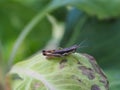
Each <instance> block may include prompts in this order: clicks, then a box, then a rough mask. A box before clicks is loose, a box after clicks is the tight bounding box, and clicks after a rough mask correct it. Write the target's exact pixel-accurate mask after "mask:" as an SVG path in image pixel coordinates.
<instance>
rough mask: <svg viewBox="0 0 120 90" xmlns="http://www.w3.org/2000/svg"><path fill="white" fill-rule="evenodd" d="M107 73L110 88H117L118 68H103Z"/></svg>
mask: <svg viewBox="0 0 120 90" xmlns="http://www.w3.org/2000/svg"><path fill="white" fill-rule="evenodd" d="M105 72H106V73H107V76H108V79H109V81H110V90H119V88H120V77H119V76H120V72H119V69H118V68H116V69H115V68H114V69H113V68H111V69H109V70H105Z"/></svg>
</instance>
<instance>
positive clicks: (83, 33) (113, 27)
mask: <svg viewBox="0 0 120 90" xmlns="http://www.w3.org/2000/svg"><path fill="white" fill-rule="evenodd" d="M76 14H77V15H78V16H77V15H76ZM69 15H70V16H68V20H67V24H66V32H65V35H64V37H63V40H62V41H61V46H62V47H63V46H64V47H65V46H71V45H73V44H79V43H80V42H82V41H83V40H87V43H86V44H85V45H87V46H88V47H85V48H81V49H79V50H78V51H80V52H83V53H84V52H85V53H89V54H91V55H94V56H95V57H96V58H97V60H98V62H99V63H100V65H101V66H102V67H104V68H109V67H111V66H114V67H116V68H118V67H120V65H119V62H120V61H119V59H120V57H119V54H120V47H119V46H120V43H119V42H118V41H119V39H120V30H119V29H120V25H119V24H120V20H119V19H118V20H116V19H112V20H98V19H96V18H90V17H88V16H86V15H84V14H83V13H82V12H80V11H79V10H72V11H71V13H70V14H69ZM75 15H76V18H77V19H76V18H75V19H72V17H74V16H75ZM85 16H86V17H87V19H86V21H85V22H83V21H82V20H83V17H85ZM69 17H70V18H69ZM81 22H83V23H81ZM71 32H72V33H71ZM74 34H75V35H74ZM73 39H74V40H73ZM83 46H84V45H83Z"/></svg>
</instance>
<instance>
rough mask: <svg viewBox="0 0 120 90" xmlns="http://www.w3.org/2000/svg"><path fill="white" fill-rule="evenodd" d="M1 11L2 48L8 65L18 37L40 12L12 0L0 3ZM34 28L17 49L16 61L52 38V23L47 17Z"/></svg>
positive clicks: (0, 40)
mask: <svg viewBox="0 0 120 90" xmlns="http://www.w3.org/2000/svg"><path fill="white" fill-rule="evenodd" d="M0 13H1V14H0V44H1V45H0V46H1V47H0V48H1V49H2V55H3V56H2V57H3V61H4V63H5V66H6V65H7V64H6V62H8V58H9V56H10V54H11V49H12V48H14V47H13V44H14V42H15V41H16V38H17V37H18V35H19V34H20V32H21V31H22V29H23V27H25V25H26V24H27V23H29V21H30V20H31V19H32V18H33V17H34V16H35V15H36V14H37V13H38V12H37V11H35V10H34V9H32V8H30V7H28V6H25V5H23V4H21V3H18V2H12V1H11V2H4V3H0ZM33 30H34V31H32V32H31V34H30V35H28V37H27V39H24V42H23V44H22V45H21V47H20V48H19V50H18V51H17V55H16V57H15V62H17V61H19V60H22V59H23V58H26V57H28V56H30V55H32V54H33V53H35V52H37V51H38V50H39V49H41V48H42V47H44V45H45V44H46V43H47V42H48V40H50V38H51V35H52V25H51V24H50V22H49V21H48V19H47V18H46V17H45V18H43V19H42V21H41V22H38V23H37V24H36V26H35V27H34V28H33ZM28 38H29V39H28ZM40 41H41V42H43V43H41V42H40ZM15 62H14V63H15Z"/></svg>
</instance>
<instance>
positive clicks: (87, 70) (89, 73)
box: [79, 66, 95, 80]
mask: <svg viewBox="0 0 120 90" xmlns="http://www.w3.org/2000/svg"><path fill="white" fill-rule="evenodd" d="M79 69H80V70H82V73H83V74H84V75H86V76H87V77H88V78H89V79H90V80H93V79H94V78H95V75H94V71H93V70H92V69H91V68H87V67H85V66H79Z"/></svg>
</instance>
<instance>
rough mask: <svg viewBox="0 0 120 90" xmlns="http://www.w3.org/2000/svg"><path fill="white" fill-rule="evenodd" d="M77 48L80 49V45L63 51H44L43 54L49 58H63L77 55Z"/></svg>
mask: <svg viewBox="0 0 120 90" xmlns="http://www.w3.org/2000/svg"><path fill="white" fill-rule="evenodd" d="M77 48H79V45H73V46H71V47H69V48H63V49H54V50H43V51H42V54H43V55H44V56H47V57H63V56H67V55H70V54H71V53H75V52H76V50H77Z"/></svg>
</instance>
